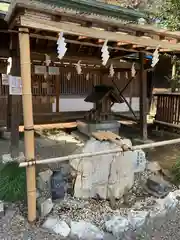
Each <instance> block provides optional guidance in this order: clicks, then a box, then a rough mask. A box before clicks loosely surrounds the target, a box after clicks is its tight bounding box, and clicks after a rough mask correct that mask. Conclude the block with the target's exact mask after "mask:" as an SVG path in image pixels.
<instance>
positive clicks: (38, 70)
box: [34, 65, 46, 75]
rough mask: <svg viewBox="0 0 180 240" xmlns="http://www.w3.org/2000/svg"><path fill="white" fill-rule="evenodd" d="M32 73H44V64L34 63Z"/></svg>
mask: <svg viewBox="0 0 180 240" xmlns="http://www.w3.org/2000/svg"><path fill="white" fill-rule="evenodd" d="M34 73H35V74H39V75H44V74H45V73H46V66H41V65H35V66H34Z"/></svg>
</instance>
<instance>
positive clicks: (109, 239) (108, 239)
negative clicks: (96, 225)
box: [103, 233, 116, 240]
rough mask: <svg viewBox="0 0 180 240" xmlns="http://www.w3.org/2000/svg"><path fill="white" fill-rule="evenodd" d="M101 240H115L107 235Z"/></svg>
mask: <svg viewBox="0 0 180 240" xmlns="http://www.w3.org/2000/svg"><path fill="white" fill-rule="evenodd" d="M103 240H116V238H115V237H114V236H113V235H111V234H109V233H105V234H104V238H103Z"/></svg>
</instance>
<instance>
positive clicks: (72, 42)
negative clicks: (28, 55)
mask: <svg viewBox="0 0 180 240" xmlns="http://www.w3.org/2000/svg"><path fill="white" fill-rule="evenodd" d="M30 37H31V38H38V39H43V40H44V39H47V40H50V41H57V37H53V36H42V35H39V34H34V33H30ZM91 40H92V39H91ZM98 40H100V39H98ZM103 42H104V41H103ZM103 42H101V44H99V43H98V44H95V43H92V42H84V41H77V40H73V39H67V38H66V43H71V44H78V45H84V46H88V47H98V48H102V46H103V45H102V43H103ZM131 45H132V44H129V43H124V46H127V47H128V48H126V47H117V45H116V46H109V45H108V48H109V49H113V50H119V51H126V52H127V53H128V52H137V53H138V52H139V51H138V50H136V49H133V48H132V49H131V48H130V47H129V46H131ZM144 53H146V54H149V55H151V54H152V53H151V52H148V51H146V50H144Z"/></svg>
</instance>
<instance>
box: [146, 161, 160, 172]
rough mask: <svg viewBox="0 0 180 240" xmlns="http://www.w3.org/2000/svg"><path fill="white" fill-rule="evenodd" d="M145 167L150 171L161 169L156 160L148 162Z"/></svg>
mask: <svg viewBox="0 0 180 240" xmlns="http://www.w3.org/2000/svg"><path fill="white" fill-rule="evenodd" d="M147 169H148V170H150V171H151V172H158V171H161V167H160V165H159V163H158V162H148V164H147Z"/></svg>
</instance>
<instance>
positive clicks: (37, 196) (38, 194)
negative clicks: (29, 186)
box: [36, 189, 41, 199]
mask: <svg viewBox="0 0 180 240" xmlns="http://www.w3.org/2000/svg"><path fill="white" fill-rule="evenodd" d="M40 196H41V194H40V192H39V190H38V189H36V199H37V198H40Z"/></svg>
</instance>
